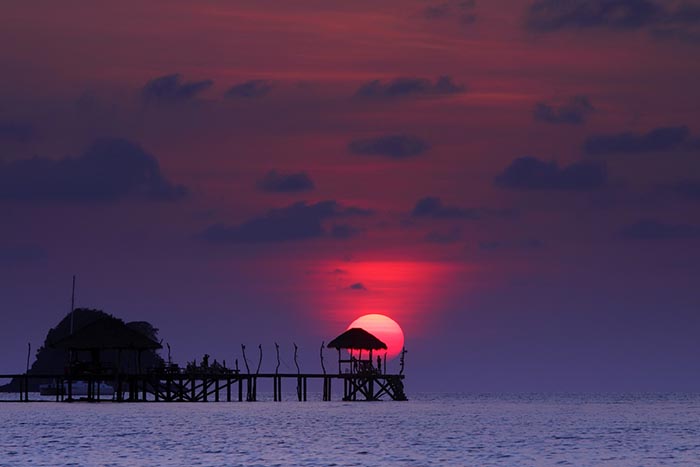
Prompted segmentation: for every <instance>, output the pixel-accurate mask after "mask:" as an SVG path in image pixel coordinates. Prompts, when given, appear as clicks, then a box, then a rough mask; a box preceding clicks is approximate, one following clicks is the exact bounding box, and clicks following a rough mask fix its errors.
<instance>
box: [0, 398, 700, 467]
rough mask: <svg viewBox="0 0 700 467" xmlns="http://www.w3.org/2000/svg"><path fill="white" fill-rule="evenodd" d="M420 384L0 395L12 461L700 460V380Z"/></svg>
mask: <svg viewBox="0 0 700 467" xmlns="http://www.w3.org/2000/svg"><path fill="white" fill-rule="evenodd" d="M15 396H16V395H7V394H5V395H2V398H4V399H13V398H16V397H15ZM316 396H318V397H316ZM409 397H410V398H411V400H410V401H408V402H388V401H383V402H339V401H338V402H320V401H318V402H312V401H309V402H297V401H291V400H289V401H283V402H272V401H259V402H250V403H249V402H231V403H223V402H222V403H212V402H210V403H123V404H114V403H109V402H106V403H98V404H94V403H73V404H67V403H55V402H29V403H16V402H8V403H0V467H19V466H47V467H59V466H86V467H88V466H100V467H103V466H104V467H107V466H112V467H122V466H123V467H136V466H144V467H145V466H149V467H152V466H186V467H190V466H210V467H234V466H265V467H268V466H416V467H425V466H450V467H451V466H562V465H564V466H566V465H570V466H630V467H632V466H633V467H640V466H649V467H654V466H681V465H682V466H695V467H696V466H700V394H691V395H689V394H663V395H659V394H622V395H559V394H556V395H543V394H528V395H492V394H490V395H474V394H469V395H451V394H409ZM314 398H315V399H317V400H318V399H320V398H321V397H320V394H318V395H313V396H311V395H310V399H314Z"/></svg>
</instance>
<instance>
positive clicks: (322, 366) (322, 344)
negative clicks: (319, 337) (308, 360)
mask: <svg viewBox="0 0 700 467" xmlns="http://www.w3.org/2000/svg"><path fill="white" fill-rule="evenodd" d="M324 344H325V341H321V369H322V370H323V374H324V375H325V374H326V366H325V365H324V364H323V346H324Z"/></svg>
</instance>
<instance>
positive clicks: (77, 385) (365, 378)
mask: <svg viewBox="0 0 700 467" xmlns="http://www.w3.org/2000/svg"><path fill="white" fill-rule="evenodd" d="M71 316H72V315H71ZM49 346H50V347H52V348H55V349H62V350H64V351H65V352H66V366H65V369H64V372H63V374H36V373H33V372H31V371H30V370H29V360H27V372H26V373H23V374H10V375H8V374H5V375H2V374H0V379H11V380H13V387H14V388H17V389H18V390H19V391H18V392H19V400H20V401H25V402H26V401H29V400H30V393H31V394H36V389H40V394H41V393H42V392H43V393H44V396H45V395H46V394H47V393H50V394H51V395H52V396H53V397H54V398H55V400H56V401H57V402H58V401H69V402H70V401H75V400H85V401H90V402H98V401H103V400H112V401H114V402H137V401H139V402H140V401H143V402H146V401H148V402H151V401H152V402H209V401H213V402H223V401H226V402H232V401H239V402H243V401H247V402H254V401H257V400H258V388H259V387H262V388H271V389H272V394H273V401H275V402H279V401H282V400H283V399H284V398H283V396H284V389H285V388H287V391H291V390H293V391H294V392H293V394H294V397H293V399H296V400H298V401H300V402H303V401H307V400H308V395H309V391H308V386H309V381H310V380H311V381H312V382H313V383H316V384H318V383H321V385H322V392H321V393H322V395H321V400H323V401H331V400H332V399H333V394H334V392H333V386H334V385H336V384H337V386H336V393H338V392H339V390H340V386H341V385H342V398H341V400H343V401H379V400H383V399H391V400H395V401H405V400H407V398H406V394H405V392H404V384H403V380H404V374H403V369H404V356H405V353H406V350H405V349H403V350H402V352H401V359H400V371H399V372H398V374H388V372H387V354H386V352H385V353H384V358H383V359H382V357H381V355H377V358H376V364H375V360H374V358H373V352H374V351H380V350H385V351H386V350H387V346H386V344H385V343H384V342H382V341H380V340H379V339H377V337H375V336H374V335H372V334H370V333H369V332H367V331H365V330H364V329H360V328H352V329H348V330H346V331H345V332H344V333H342V334H341V335H340V336H338V337H336V338H335V339H333V340H332V341H331V342H330V343H329V344H328V345H327V346H325V345H324V343H321V347H320V352H319V357H320V363H321V369H322V372H321V373H303V372H302V371H301V369H300V367H299V363H298V360H297V354H298V347H297V345H296V344H294V365H295V366H296V370H297V371H296V373H280V372H279V368H280V362H281V360H280V346H279V345H277V343H275V351H276V357H277V366H276V368H275V371H274V373H261V372H260V368H261V365H262V360H263V350H262V345H258V352H259V357H258V363H257V369H251V366H250V365H249V363H248V359H247V357H246V346H245V345H241V352H242V356H243V362H244V364H245V371H244V370H242V369H239V366H238V360H236V363H235V368H227V367H226V363H225V362H223V363H222V364H221V363H218V362H217V361H216V360H214V362H213V363H211V364H210V361H209V360H210V356H209V355H208V354H205V355H204V356H203V358H202V361H201V363H200V364H197V362H196V361H192V362H188V363H187V365H186V367H184V368H181V367H180V366H179V365H177V364H175V363H172V361H171V359H170V346H168V360H167V363H166V362H164V361H163V360H161V363H159V364H158V365H157V366H155V367H151V368H148V369H144V368H142V365H141V356H142V353H143V352H154V351H156V350H158V349H161V348H162V346H161V344H160V343H159V342H156V341H155V340H153V339H151V338H150V337H148V336H146V335H144V334H142V333H140V332H138V331H135V330H134V329H131V328H129V327H128V326H126V325H125V324H124V323H123V322H122V321H120V320H117V319H115V318H113V317H106V318H101V319H98V320H96V321H93V322H91V323H89V324H87V325H84V326H83V327H81V328H80V329H78V330H77V331H75V332H71V333H70V334H69V335H67V336H65V337H63V338H60V339H58V340H57V341H54V342H52V343H49ZM325 348H332V349H336V350H337V352H338V370H337V373H330V372H327V371H326V366H325V363H324V349H325ZM108 351H111V352H116V360H115V361H110V362H105V361H103V359H102V356H103V354H104V352H108ZM346 352H347V354H346ZM123 354H124V355H127V354H130V355H131V357H133V358H134V361H135V362H136V363H137V364H136V365H135V368H133V369H131V370H126V369H125V368H126V367H125V366H124V365H123V364H122V363H123V356H124V355H123ZM82 357H89V358H87V359H84V358H82ZM382 363H383V365H382ZM258 383H260V384H258ZM42 386H43V389H44V390H43V391H41V389H42ZM30 388H33V389H34V392H31V391H30ZM52 388H53V389H52ZM263 390H264V389H263ZM105 393H108V396H109V397H108V398H105V395H107V394H105ZM34 400H46V397H43V398H41V399H34Z"/></svg>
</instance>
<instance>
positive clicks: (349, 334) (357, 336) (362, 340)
mask: <svg viewBox="0 0 700 467" xmlns="http://www.w3.org/2000/svg"><path fill="white" fill-rule="evenodd" d="M327 347H328V348H329V349H362V350H377V349H386V344H385V343H384V342H382V341H380V340H379V339H377V338H376V337H375V336H374V335H372V334H370V333H369V332H367V331H365V330H364V329H362V328H351V329H348V330H347V331H345V332H344V333H342V334H341V335H339V336H338V337H336V338H335V339H333V340H332V341H330V342H329V343H328V346H327Z"/></svg>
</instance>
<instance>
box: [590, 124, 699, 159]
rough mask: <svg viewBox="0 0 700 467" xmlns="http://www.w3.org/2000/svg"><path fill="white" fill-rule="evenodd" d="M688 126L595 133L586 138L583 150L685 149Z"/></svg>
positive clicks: (618, 152)
mask: <svg viewBox="0 0 700 467" xmlns="http://www.w3.org/2000/svg"><path fill="white" fill-rule="evenodd" d="M689 137H690V130H689V129H688V127H687V126H668V127H659V128H655V129H653V130H650V131H649V132H647V133H632V132H624V133H613V134H604V135H594V136H590V137H589V138H588V139H586V142H585V143H584V145H583V150H584V151H585V152H586V153H587V154H633V153H640V154H641V153H648V152H661V151H675V150H679V149H683V148H684V147H685V146H686V143H688V142H689Z"/></svg>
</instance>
